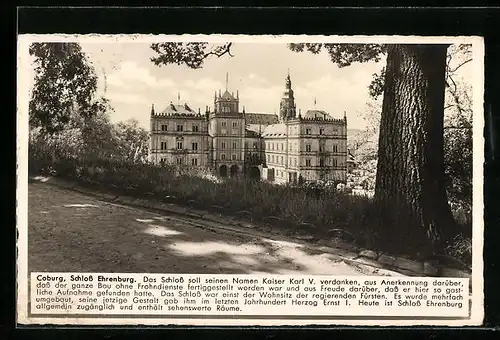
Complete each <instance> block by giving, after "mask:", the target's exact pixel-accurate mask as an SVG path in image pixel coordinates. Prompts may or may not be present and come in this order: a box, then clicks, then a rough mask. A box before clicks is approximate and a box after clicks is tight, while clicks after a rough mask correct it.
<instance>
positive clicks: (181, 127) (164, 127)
mask: <svg viewBox="0 0 500 340" xmlns="http://www.w3.org/2000/svg"><path fill="white" fill-rule="evenodd" d="M161 131H168V125H167V124H162V125H161ZM176 131H178V132H182V131H184V125H182V124H177V129H176ZM191 131H193V132H199V131H200V126H199V125H196V124H193V125H192V127H191Z"/></svg>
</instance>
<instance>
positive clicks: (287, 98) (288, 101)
mask: <svg viewBox="0 0 500 340" xmlns="http://www.w3.org/2000/svg"><path fill="white" fill-rule="evenodd" d="M295 115H296V111H295V98H294V96H293V90H292V81H291V79H290V71H288V73H287V76H286V78H285V91H284V92H283V97H281V102H280V119H281V120H282V121H284V120H288V119H293V118H295Z"/></svg>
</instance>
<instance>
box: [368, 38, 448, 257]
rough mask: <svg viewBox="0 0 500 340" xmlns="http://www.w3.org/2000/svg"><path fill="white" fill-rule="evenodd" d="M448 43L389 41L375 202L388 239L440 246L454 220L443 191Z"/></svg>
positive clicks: (406, 245) (422, 249) (421, 248)
mask: <svg viewBox="0 0 500 340" xmlns="http://www.w3.org/2000/svg"><path fill="white" fill-rule="evenodd" d="M446 50H447V45H389V47H388V55H387V68H386V78H385V92H384V100H383V105H382V117H381V122H380V134H379V151H378V165H377V179H376V185H375V201H376V203H377V204H379V208H380V212H381V217H382V223H383V224H382V225H381V226H382V227H384V228H383V230H386V231H389V233H388V234H387V235H384V236H385V237H387V241H388V242H392V244H393V245H396V246H399V247H401V249H406V250H408V251H416V252H419V253H421V254H422V255H424V254H429V253H432V252H434V251H436V250H439V249H440V248H441V247H442V246H443V244H442V241H443V240H444V239H446V238H447V237H448V235H449V231H450V230H452V229H453V226H454V222H453V217H452V214H451V210H450V207H449V205H448V200H447V197H446V191H445V181H444V152H443V120H444V93H445V61H446Z"/></svg>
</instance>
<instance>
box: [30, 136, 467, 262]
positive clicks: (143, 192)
mask: <svg viewBox="0 0 500 340" xmlns="http://www.w3.org/2000/svg"><path fill="white" fill-rule="evenodd" d="M35 144H36V143H35ZM52 155H53V153H52V150H50V148H43V147H41V146H40V145H33V147H30V158H29V162H30V174H32V175H34V174H49V173H50V174H53V173H54V172H55V174H56V176H61V177H66V178H70V179H74V180H77V181H79V182H80V183H82V184H87V185H95V186H96V187H97V188H99V189H103V188H105V189H108V190H111V191H113V192H114V193H116V194H123V195H133V196H136V197H139V198H151V197H154V198H156V199H158V200H165V198H166V196H170V197H174V198H175V199H174V201H175V202H177V203H179V204H188V203H189V204H190V205H195V206H196V207H198V208H200V209H205V210H212V209H213V207H214V206H219V207H223V208H224V209H225V210H224V213H225V214H227V215H237V214H238V213H239V212H241V211H247V212H248V213H249V214H248V213H247V214H246V215H249V216H250V217H251V218H252V220H253V221H265V219H266V218H269V217H273V218H276V219H281V220H284V221H285V222H283V223H280V226H281V227H284V229H283V232H293V231H294V230H297V229H298V228H297V226H298V225H299V224H300V223H306V224H307V225H308V227H305V226H304V225H303V226H302V227H301V228H302V229H301V230H302V231H303V232H310V233H313V234H314V236H315V237H317V238H319V239H323V238H325V239H326V238H331V237H332V230H335V232H336V235H339V234H340V235H344V236H346V237H348V238H349V239H350V240H352V239H355V241H356V243H357V244H358V245H360V246H363V247H367V248H370V249H375V250H382V251H386V252H393V251H398V250H401V247H400V248H399V249H396V248H393V249H389V248H390V247H393V246H398V245H396V244H388V242H387V239H388V236H389V235H385V234H384V228H381V225H380V222H379V216H378V214H379V211H378V209H377V208H376V206H375V205H374V204H373V202H372V200H371V199H370V198H368V197H362V196H355V195H349V194H347V193H345V192H342V191H337V190H335V189H332V188H321V187H318V186H302V187H292V186H282V185H273V184H270V183H267V182H256V181H247V180H241V179H227V180H225V181H222V180H219V179H214V176H213V175H212V174H211V173H210V171H208V170H207V169H205V170H203V169H180V168H178V167H175V166H170V165H164V166H157V165H153V164H144V163H138V162H137V163H134V162H126V161H120V160H117V159H96V158H92V159H81V158H78V157H68V156H66V155H64V156H60V155H59V157H57V158H56V159H55V161H53V159H52V158H51V157H52ZM467 217H470V214H468V213H467V212H466V211H456V218H457V220H459V221H460V223H459V224H460V225H462V226H463V227H464V230H465V229H467V226H468V223H470V220H468V219H467ZM275 227H276V226H275ZM299 229H300V228H299ZM466 236H467V235H466ZM466 236H465V237H463V238H462V239H460V241H456V242H455V245H454V246H453V247H452V248H450V249H447V251H448V252H449V253H450V254H453V256H460V257H461V258H462V259H463V258H467V256H468V255H467V254H468V253H467V249H468V248H467V246H466V243H465V242H466V241H465V240H466V239H467V237H466ZM469 239H470V238H469ZM399 245H400V244H399Z"/></svg>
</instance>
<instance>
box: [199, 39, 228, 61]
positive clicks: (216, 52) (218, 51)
mask: <svg viewBox="0 0 500 340" xmlns="http://www.w3.org/2000/svg"><path fill="white" fill-rule="evenodd" d="M232 45H233V43H231V42H230V43H227V44H224V45H223V46H219V47H216V48H215V49H212V50H211V51H210V52H208V53H205V55H204V58H207V57H208V56H210V55H215V56H217V57H218V58H220V57H222V56H223V55H224V54H229V56H231V57H234V55H233V54H231V46H232Z"/></svg>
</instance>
